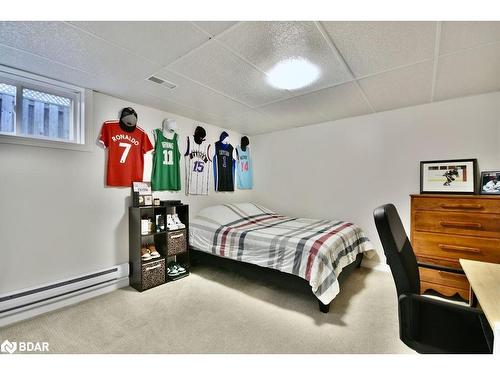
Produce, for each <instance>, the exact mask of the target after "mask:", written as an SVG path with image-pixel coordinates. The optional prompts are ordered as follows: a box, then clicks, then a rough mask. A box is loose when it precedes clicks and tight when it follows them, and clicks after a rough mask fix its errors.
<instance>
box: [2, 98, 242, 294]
mask: <svg viewBox="0 0 500 375" xmlns="http://www.w3.org/2000/svg"><path fill="white" fill-rule="evenodd" d="M126 106H131V107H133V108H135V110H136V111H137V113H138V116H139V125H140V126H141V127H142V128H143V129H145V130H146V131H147V132H148V135H150V139H151V141H152V142H153V137H152V135H151V131H152V130H153V128H156V127H160V126H161V122H162V120H163V119H164V118H165V117H168V118H175V119H176V120H177V123H178V125H179V133H180V140H181V141H180V147H181V152H182V153H184V150H185V144H186V142H185V138H186V135H191V134H193V132H194V128H195V122H194V120H190V119H187V118H184V117H180V116H177V115H174V114H169V113H165V112H161V111H158V110H155V109H152V108H148V107H144V106H140V105H137V104H134V103H130V102H126V101H123V100H120V99H116V98H113V97H110V96H106V95H103V94H97V93H96V94H95V95H94V119H91V120H90V121H87V126H92V127H93V133H94V134H93V139H94V140H95V139H96V138H97V137H98V135H99V131H100V128H101V125H102V123H103V122H104V121H105V120H109V119H116V118H117V116H118V113H119V111H120V109H121V108H123V107H126ZM205 129H206V130H207V140H208V141H210V142H212V143H213V142H214V141H216V140H218V137H219V134H220V133H221V131H222V129H220V128H217V127H215V126H211V125H206V126H205ZM228 133H229V135H230V141H231V143H233V144H234V145H236V144H237V143H239V140H240V137H241V135H240V134H237V133H235V132H233V131H230V130H229V131H228ZM105 152H106V151H104V150H103V149H102V148H100V147H99V146H97V145H94V147H93V149H92V151H91V152H81V151H69V150H61V149H50V148H42V147H31V146H21V145H12V144H0V161H1V162H0V176H2V177H1V179H2V181H1V184H0V196H1V197H2V198H1V200H0V202H1V205H0V241H1V242H0V254H1V257H0V293H6V292H9V291H13V290H19V289H22V288H27V287H33V286H37V285H40V284H42V283H48V282H52V281H56V280H60V279H62V278H67V277H72V276H75V275H79V274H82V273H86V272H92V271H94V270H97V269H100V268H105V267H109V266H112V265H115V264H119V263H124V262H128V205H129V203H130V202H129V199H128V198H129V196H130V189H128V188H107V187H105V186H104V171H105ZM150 163H151V158H150V157H149V158H148V159H146V167H145V174H146V175H149V174H150V171H151V169H150V168H151V164H150ZM183 166H184V161H183V160H182V161H181V171H182V176H181V177H182V181H183V188H184V168H183ZM211 187H212V191H211V192H210V195H209V196H208V197H206V196H205V197H195V196H189V197H187V196H185V194H184V192H183V191H181V192H179V193H170V192H161V193H155V194H154V195H155V196H158V197H160V198H161V199H181V200H182V201H183V202H185V203H188V204H189V205H190V213H191V215H194V214H195V213H196V212H198V211H199V210H200V209H201V208H203V207H205V206H208V205H212V204H217V203H220V202H228V201H248V200H250V198H249V197H250V194H251V192H249V191H236V192H235V193H214V192H213V184H211Z"/></svg>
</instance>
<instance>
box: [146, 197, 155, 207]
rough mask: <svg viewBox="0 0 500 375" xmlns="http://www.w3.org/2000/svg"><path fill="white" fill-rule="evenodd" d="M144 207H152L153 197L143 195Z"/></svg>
mask: <svg viewBox="0 0 500 375" xmlns="http://www.w3.org/2000/svg"><path fill="white" fill-rule="evenodd" d="M144 205H145V206H152V205H153V196H152V195H145V196H144Z"/></svg>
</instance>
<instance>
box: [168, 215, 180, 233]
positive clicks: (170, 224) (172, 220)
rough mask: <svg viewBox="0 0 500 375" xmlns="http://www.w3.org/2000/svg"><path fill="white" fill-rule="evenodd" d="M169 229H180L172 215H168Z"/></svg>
mask: <svg viewBox="0 0 500 375" xmlns="http://www.w3.org/2000/svg"><path fill="white" fill-rule="evenodd" d="M167 228H168V230H176V229H179V227H178V226H177V224H175V222H174V219H173V218H172V215H167Z"/></svg>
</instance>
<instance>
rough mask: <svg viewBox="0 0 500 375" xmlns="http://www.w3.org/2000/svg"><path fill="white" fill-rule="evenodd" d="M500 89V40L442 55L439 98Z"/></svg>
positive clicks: (437, 95)
mask: <svg viewBox="0 0 500 375" xmlns="http://www.w3.org/2000/svg"><path fill="white" fill-rule="evenodd" d="M498 89H500V43H496V44H491V45H487V46H484V47H478V48H474V49H468V50H464V51H461V52H458V53H454V54H451V55H445V56H440V57H439V64H438V73H437V80H436V94H435V99H436V100H443V99H448V98H453V97H458V96H466V95H474V94H480V93H485V92H490V91H495V90H498Z"/></svg>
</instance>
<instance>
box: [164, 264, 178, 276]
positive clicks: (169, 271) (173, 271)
mask: <svg viewBox="0 0 500 375" xmlns="http://www.w3.org/2000/svg"><path fill="white" fill-rule="evenodd" d="M178 275H179V271H177V269H175V268H173V267H172V266H170V267H167V276H170V277H175V276H178Z"/></svg>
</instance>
